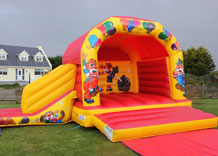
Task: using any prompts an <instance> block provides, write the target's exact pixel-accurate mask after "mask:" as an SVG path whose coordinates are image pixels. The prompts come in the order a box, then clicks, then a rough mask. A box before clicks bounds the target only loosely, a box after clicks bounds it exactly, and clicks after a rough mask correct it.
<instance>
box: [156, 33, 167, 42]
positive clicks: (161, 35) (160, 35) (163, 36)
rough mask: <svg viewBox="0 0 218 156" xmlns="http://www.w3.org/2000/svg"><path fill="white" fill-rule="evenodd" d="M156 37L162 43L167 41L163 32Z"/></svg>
mask: <svg viewBox="0 0 218 156" xmlns="http://www.w3.org/2000/svg"><path fill="white" fill-rule="evenodd" d="M158 37H159V38H160V39H162V40H164V41H168V37H167V35H166V34H165V33H164V32H161V33H160V34H159V35H158Z"/></svg>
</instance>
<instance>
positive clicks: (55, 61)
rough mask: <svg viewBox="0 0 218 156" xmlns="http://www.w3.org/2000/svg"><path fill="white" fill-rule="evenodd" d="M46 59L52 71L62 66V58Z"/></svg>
mask: <svg viewBox="0 0 218 156" xmlns="http://www.w3.org/2000/svg"><path fill="white" fill-rule="evenodd" d="M48 59H49V61H50V62H51V64H52V69H55V68H56V67H58V66H60V65H62V56H55V57H48Z"/></svg>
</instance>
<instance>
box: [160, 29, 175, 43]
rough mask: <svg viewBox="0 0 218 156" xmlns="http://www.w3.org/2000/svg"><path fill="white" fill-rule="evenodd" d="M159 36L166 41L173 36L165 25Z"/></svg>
mask: <svg viewBox="0 0 218 156" xmlns="http://www.w3.org/2000/svg"><path fill="white" fill-rule="evenodd" d="M158 37H159V38H160V39H162V40H164V41H166V42H168V41H169V40H170V39H171V38H172V35H171V34H170V33H169V32H168V31H167V29H165V28H164V27H163V32H161V33H160V34H159V35H158Z"/></svg>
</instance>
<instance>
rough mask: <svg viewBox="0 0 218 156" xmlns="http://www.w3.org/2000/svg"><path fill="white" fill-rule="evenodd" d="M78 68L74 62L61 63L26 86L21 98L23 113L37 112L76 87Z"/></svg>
mask: <svg viewBox="0 0 218 156" xmlns="http://www.w3.org/2000/svg"><path fill="white" fill-rule="evenodd" d="M76 69H77V66H76V65H74V64H65V65H61V66H59V67H57V68H55V69H54V70H52V71H51V72H49V73H48V74H46V75H44V76H42V77H41V78H39V79H38V80H36V81H34V82H32V83H31V84H29V85H27V86H26V87H24V90H23V94H22V100H21V108H22V113H24V114H32V113H35V112H37V111H38V110H40V109H41V108H43V107H45V106H46V105H48V104H49V103H51V102H52V101H54V100H55V99H56V98H58V97H60V96H61V95H63V94H64V93H66V92H68V91H69V90H72V89H74V86H75V78H76Z"/></svg>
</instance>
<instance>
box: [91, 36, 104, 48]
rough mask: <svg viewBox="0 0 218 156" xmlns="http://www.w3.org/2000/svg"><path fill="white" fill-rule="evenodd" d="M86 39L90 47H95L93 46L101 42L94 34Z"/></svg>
mask: <svg viewBox="0 0 218 156" xmlns="http://www.w3.org/2000/svg"><path fill="white" fill-rule="evenodd" d="M88 41H89V43H90V44H91V46H92V48H95V46H100V44H101V39H100V38H98V37H97V36H96V35H91V36H89V38H88Z"/></svg>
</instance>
